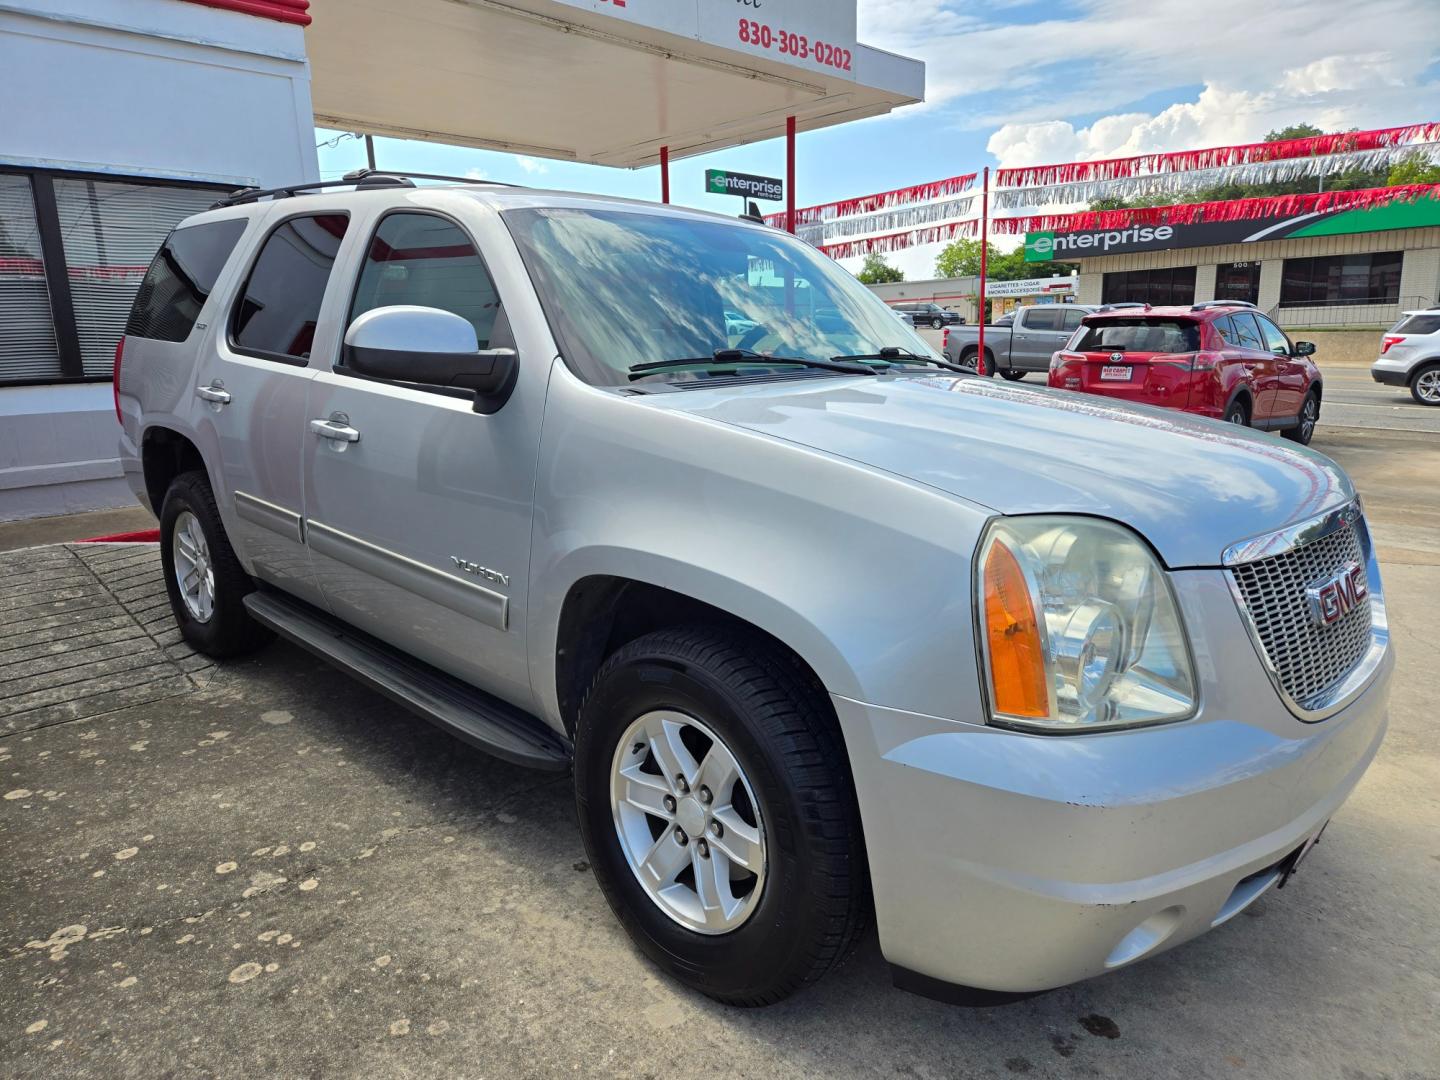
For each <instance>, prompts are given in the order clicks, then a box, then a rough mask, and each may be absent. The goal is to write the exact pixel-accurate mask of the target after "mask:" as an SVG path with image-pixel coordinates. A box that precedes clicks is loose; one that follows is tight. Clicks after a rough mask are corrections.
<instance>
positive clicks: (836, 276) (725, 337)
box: [503, 208, 935, 385]
mask: <svg viewBox="0 0 1440 1080" xmlns="http://www.w3.org/2000/svg"><path fill="white" fill-rule="evenodd" d="M503 217H504V219H505V222H506V224H507V225H508V226H509V228H510V232H511V235H513V236H514V238H515V242H516V244H517V245H518V246H519V248H520V253H521V256H522V258H523V259H524V260H525V266H526V268H527V269H528V270H529V272H530V276H531V278H532V279H533V280H534V282H535V285H536V288H537V290H538V292H539V294H540V302H541V304H542V305H543V306H544V308H545V314H546V316H547V318H548V319H549V320H550V325H551V328H552V329H553V330H554V332H555V335H556V337H557V338H558V339H559V342H560V348H561V351H562V353H563V354H564V356H565V359H566V360H567V361H569V363H570V365H571V367H572V368H574V369H575V370H576V372H577V373H578V374H579V375H580V376H581V377H582V378H584V379H586V380H588V381H590V382H592V383H599V384H601V385H629V384H630V381H631V380H630V376H629V372H630V371H631V370H632V369H633V368H635V366H636V365H638V364H645V363H652V362H655V361H662V360H680V359H691V358H694V359H695V370H691V371H687V370H685V369H684V368H681V369H679V370H675V369H670V370H663V371H658V372H655V373H653V376H651V377H653V378H656V379H669V380H685V379H695V378H703V377H704V375H703V372H704V370H705V368H707V367H712V368H713V367H726V365H725V364H724V363H722V362H721V361H719V360H714V359H711V358H712V357H713V356H714V354H715V352H716V350H721V349H740V350H749V351H751V352H755V353H762V354H764V355H766V356H774V357H776V358H777V363H778V362H779V361H778V358H780V357H787V356H793V357H800V358H803V359H809V360H829V359H830V358H831V357H834V356H840V355H846V356H853V355H858V354H866V355H869V354H878V353H879V352H880V350H881V349H884V348H895V347H898V348H900V349H904V350H909V351H911V352H914V353H918V354H920V355H923V356H934V355H935V353H934V351H933V350H932V349H930V347H929V346H927V345H926V344H925V342H924V341H923V340H922V339H921V338H920V336H919V335H918V334H916V333H915V331H914V330H912V329H910V328H909V327H908V326H906V325H903V324H902V323H901V322H900V321H899V320H898V319H896V318H895V316H894V315H893V314H892V313H891V311H890V309H889V308H888V307H886V306H885V304H884V302H883V301H881V300H880V298H879V297H877V296H875V294H874V293H872V292H870V290H869V289H867V288H865V286H863V285H861V284H860V283H859V282H858V281H856V280H855V278H854V277H853V276H852V275H851V274H848V273H846V272H845V271H844V270H842V269H841V268H840V266H839V265H838V264H837V263H835V262H833V261H832V260H831V259H830V258H828V257H827V256H825V255H822V254H821V253H820V252H818V251H816V250H815V249H814V248H812V247H810V246H809V245H808V244H804V243H801V242H800V241H798V240H796V239H795V238H794V237H792V236H790V235H789V234H787V233H782V232H779V231H777V230H774V229H768V228H761V227H757V226H751V225H742V224H738V223H736V224H731V223H729V222H726V221H708V220H703V219H696V218H690V217H681V216H676V215H670V214H652V213H645V212H642V211H630V210H590V209H569V208H546V209H535V210H508V211H505V212H504V214H503ZM876 362H877V363H878V362H881V361H878V360H877V361H876ZM732 368H733V365H732ZM727 370H730V369H727ZM742 370H743V369H742ZM753 370H754V371H755V372H756V373H757V374H766V373H767V372H768V373H770V374H773V373H774V369H769V368H766V367H765V366H764V365H763V364H761V365H756V366H755V367H754V368H753ZM785 374H787V375H793V376H799V375H809V376H814V375H815V374H816V370H815V369H806V368H800V367H795V368H787V369H785Z"/></svg>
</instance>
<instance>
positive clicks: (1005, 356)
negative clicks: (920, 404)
mask: <svg viewBox="0 0 1440 1080" xmlns="http://www.w3.org/2000/svg"><path fill="white" fill-rule="evenodd" d="M1095 310H1096V309H1095V308H1094V307H1088V306H1086V305H1083V304H1036V305H1034V306H1031V307H1022V308H1018V309H1016V311H1015V314H1014V318H1012V319H1010V320H1009V321H1008V323H1007V322H999V323H987V324H986V325H985V372H984V373H985V374H986V375H994V374H995V373H996V372H997V371H998V372H999V373H1000V374H1001V375H1002V376H1004V377H1005V378H1007V379H1009V380H1011V381H1012V382H1013V381H1015V380H1017V379H1023V378H1024V377H1025V374H1026V372H1030V371H1049V370H1050V355H1051V353H1053V352H1054V351H1055V350H1056V349H1063V348H1064V347H1065V343H1066V342H1067V341H1069V340H1070V335H1072V334H1073V333H1075V331H1076V330H1077V329H1079V327H1080V320H1081V319H1083V318H1084V317H1085V316H1086V315H1089V314H1090V313H1091V312H1093V311H1095ZM943 349H944V352H945V359H946V360H949V361H950V362H951V363H952V364H959V365H960V366H962V367H967V368H973V367H975V366H977V365H976V363H975V358H976V357H977V356H978V355H979V354H980V327H978V326H952V327H950V328H949V329H948V330H946V331H945V340H944V345H943Z"/></svg>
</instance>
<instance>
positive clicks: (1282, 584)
mask: <svg viewBox="0 0 1440 1080" xmlns="http://www.w3.org/2000/svg"><path fill="white" fill-rule="evenodd" d="M1364 527H1365V526H1364V524H1363V523H1360V522H1359V521H1358V520H1357V523H1356V524H1355V525H1344V526H1342V527H1341V528H1339V529H1337V530H1336V531H1335V532H1332V533H1331V534H1330V535H1329V536H1324V537H1321V538H1320V539H1318V540H1312V541H1310V542H1308V543H1305V544H1301V545H1300V546H1299V547H1296V548H1292V549H1291V550H1290V551H1286V552H1283V553H1282V554H1279V555H1272V556H1270V557H1269V558H1265V559H1259V560H1257V561H1255V562H1251V563H1244V564H1242V565H1240V566H1235V567H1232V568H1231V573H1233V574H1234V575H1235V582H1236V584H1237V585H1239V587H1240V594H1241V596H1242V597H1243V598H1244V600H1245V606H1246V607H1247V608H1248V609H1249V612H1250V619H1251V621H1252V622H1253V623H1254V625H1255V632H1256V633H1257V634H1258V635H1259V638H1260V644H1261V645H1262V646H1263V648H1264V650H1265V655H1266V656H1267V657H1268V658H1269V660H1270V663H1271V665H1273V666H1274V668H1275V671H1276V673H1277V674H1278V675H1279V678H1280V685H1281V686H1282V687H1283V688H1284V690H1285V692H1286V693H1287V694H1288V695H1289V696H1290V699H1291V700H1292V701H1294V702H1295V703H1296V704H1298V705H1299V706H1300V707H1301V708H1306V707H1308V705H1309V703H1311V702H1313V701H1315V700H1316V699H1317V698H1319V697H1320V696H1321V695H1322V694H1324V693H1325V692H1326V691H1327V690H1329V689H1330V688H1332V687H1333V686H1335V684H1336V683H1338V682H1340V680H1342V679H1343V678H1345V676H1346V675H1348V674H1350V672H1351V671H1353V670H1354V669H1355V666H1356V665H1357V664H1359V663H1360V661H1361V660H1362V659H1363V658H1364V656H1365V653H1366V650H1367V649H1368V648H1369V646H1370V627H1371V616H1370V597H1369V595H1368V592H1369V588H1370V584H1369V580H1368V577H1367V579H1366V582H1365V587H1366V592H1367V595H1366V597H1365V599H1364V600H1362V601H1361V602H1360V603H1358V604H1356V605H1355V606H1354V607H1353V608H1351V609H1350V611H1349V612H1348V613H1347V614H1345V615H1344V616H1343V617H1342V618H1340V619H1339V620H1338V621H1337V622H1335V623H1332V624H1331V625H1329V626H1321V625H1319V624H1318V623H1316V622H1315V620H1314V619H1313V618H1312V617H1311V614H1310V606H1309V603H1308V601H1307V600H1306V598H1305V590H1306V589H1307V588H1308V587H1309V586H1310V585H1313V584H1315V583H1317V582H1320V581H1324V580H1326V579H1328V578H1330V577H1331V576H1333V575H1334V574H1335V573H1337V572H1338V571H1339V570H1340V569H1341V568H1342V567H1344V566H1345V565H1346V564H1348V563H1359V564H1360V566H1361V567H1362V568H1363V567H1364V566H1365V554H1364V551H1363V549H1362V547H1361V544H1360V537H1359V535H1358V534H1357V532H1356V529H1357V528H1360V529H1363V528H1364Z"/></svg>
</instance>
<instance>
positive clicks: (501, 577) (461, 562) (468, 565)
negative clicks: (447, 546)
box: [450, 555, 510, 585]
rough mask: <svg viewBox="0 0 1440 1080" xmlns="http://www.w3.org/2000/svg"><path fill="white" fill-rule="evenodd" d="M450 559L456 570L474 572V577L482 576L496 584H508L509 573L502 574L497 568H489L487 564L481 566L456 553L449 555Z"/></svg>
mask: <svg viewBox="0 0 1440 1080" xmlns="http://www.w3.org/2000/svg"><path fill="white" fill-rule="evenodd" d="M450 561H451V562H452V563H454V564H455V568H456V569H457V570H463V571H465V573H467V574H474V575H475V576H476V577H483V578H484V579H485V580H486V581H493V582H494V583H495V584H496V585H509V584H510V575H509V574H502V573H500V571H498V570H491V569H490V568H489V567H488V566H481V565H480V564H479V563H473V562H471V561H470V560H469V559H462V558H460V556H458V555H451V556H450Z"/></svg>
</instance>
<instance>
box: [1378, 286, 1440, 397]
mask: <svg viewBox="0 0 1440 1080" xmlns="http://www.w3.org/2000/svg"><path fill="white" fill-rule="evenodd" d="M1370 374H1371V376H1372V377H1373V378H1374V379H1375V381H1376V382H1378V383H1384V384H1385V385H1386V386H1408V387H1409V388H1410V394H1411V396H1412V397H1414V398H1415V400H1416V401H1418V402H1419V403H1420V404H1421V405H1440V307H1433V308H1427V309H1425V310H1424V311H1407V312H1405V317H1404V318H1402V319H1401V320H1400V321H1399V322H1398V323H1396V324H1395V325H1394V326H1392V327H1391V328H1390V330H1389V331H1388V332H1387V333H1386V334H1385V335H1384V336H1383V337H1382V338H1381V339H1380V358H1379V359H1378V360H1376V361H1375V363H1374V364H1373V365H1372V366H1371V368H1370Z"/></svg>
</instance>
